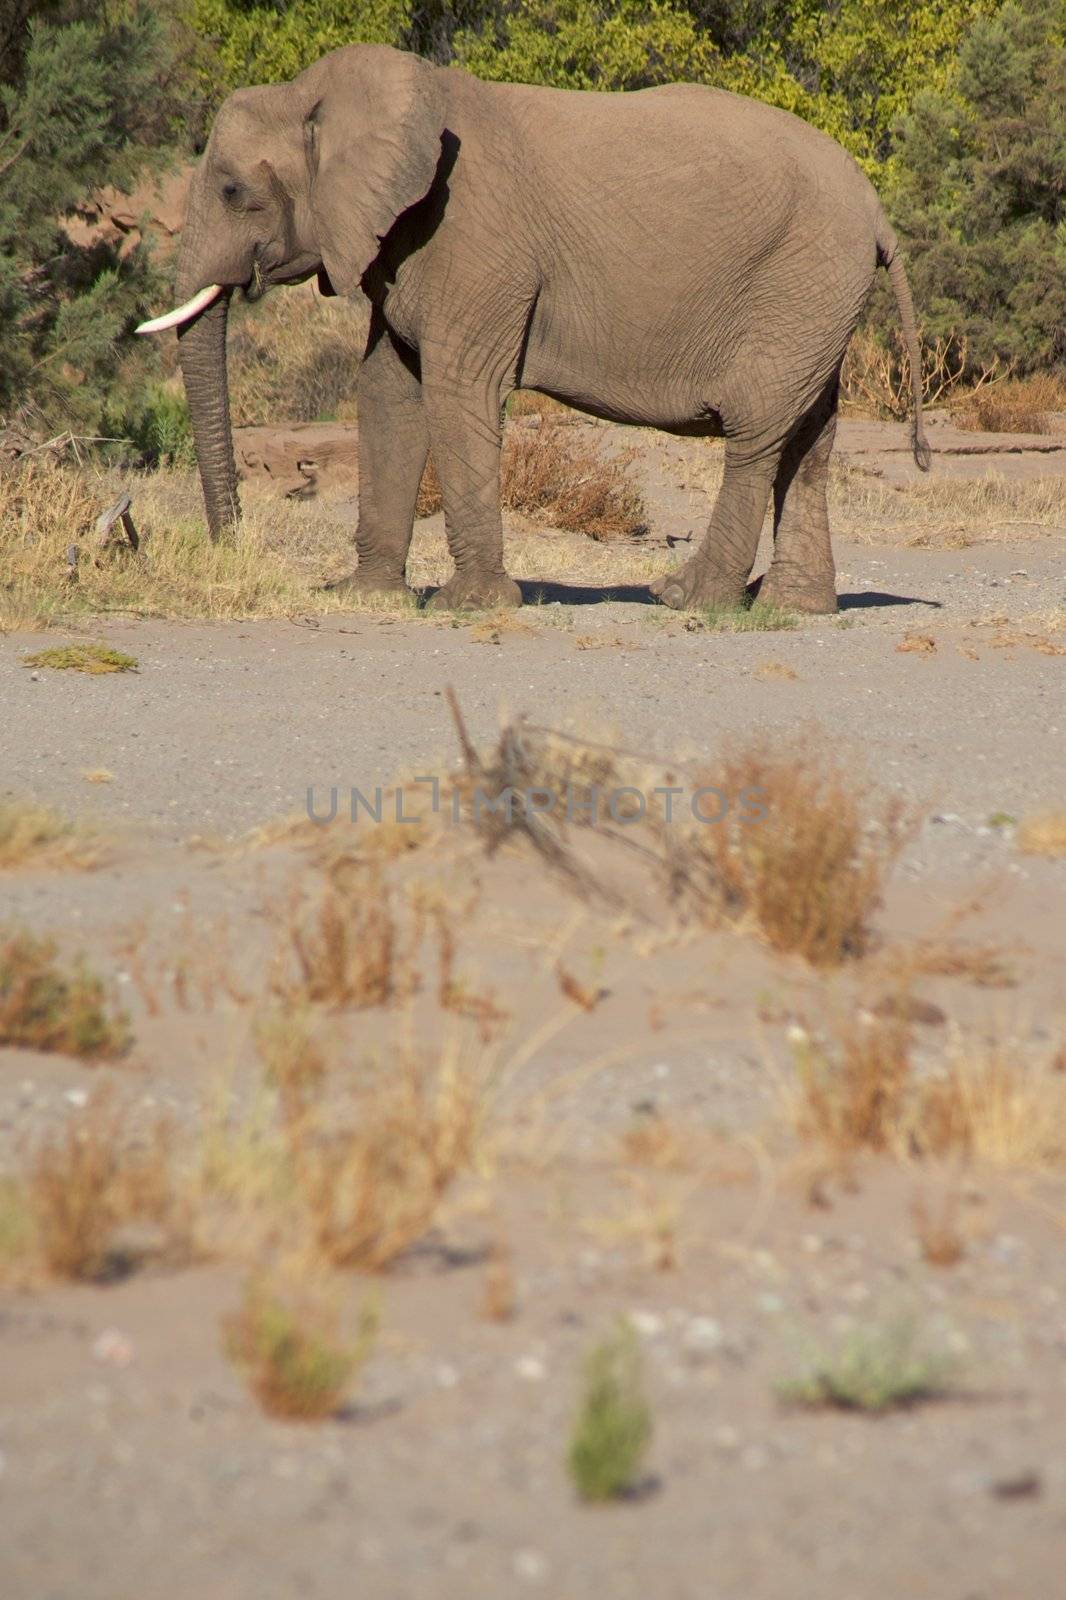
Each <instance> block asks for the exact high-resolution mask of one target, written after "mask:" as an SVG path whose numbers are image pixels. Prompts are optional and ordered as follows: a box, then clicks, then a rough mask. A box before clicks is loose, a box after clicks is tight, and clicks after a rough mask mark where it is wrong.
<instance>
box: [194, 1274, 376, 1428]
mask: <svg viewBox="0 0 1066 1600" xmlns="http://www.w3.org/2000/svg"><path fill="white" fill-rule="evenodd" d="M338 1321H339V1318H338V1315H337V1311H336V1306H335V1303H334V1300H333V1299H332V1298H331V1297H330V1296H329V1295H328V1293H327V1291H326V1289H325V1288H324V1287H323V1286H322V1285H321V1284H316V1283H314V1281H313V1280H311V1281H309V1280H308V1279H307V1278H306V1277H304V1278H302V1279H300V1280H298V1281H297V1282H295V1283H294V1282H285V1281H284V1280H283V1279H281V1278H275V1279H274V1280H273V1281H272V1280H270V1279H265V1278H262V1277H253V1278H252V1279H250V1280H249V1282H248V1284H247V1286H246V1288H245V1293H244V1301H243V1304H242V1305H241V1308H240V1310H239V1311H237V1312H235V1313H233V1314H232V1315H231V1316H229V1317H227V1318H226V1319H225V1321H224V1323H223V1336H224V1348H225V1352H226V1355H227V1356H228V1357H229V1359H230V1361H231V1362H232V1363H233V1365H234V1366H235V1367H236V1368H237V1370H238V1371H239V1372H240V1373H241V1375H242V1376H243V1377H244V1379H245V1381H246V1382H247V1384H248V1387H249V1388H250V1389H251V1391H252V1393H253V1394H254V1395H255V1398H256V1399H257V1400H258V1402H259V1404H260V1405H261V1406H262V1408H263V1410H264V1411H265V1412H267V1414H268V1415H270V1416H273V1417H284V1418H286V1419H287V1420H291V1421H298V1422H317V1421H321V1420H322V1419H323V1418H325V1417H330V1416H333V1415H334V1414H335V1413H336V1412H337V1411H338V1410H339V1409H340V1406H341V1404H342V1402H343V1401H344V1399H345V1398H346V1396H347V1395H348V1394H349V1392H350V1390H351V1388H352V1385H353V1383H354V1382H355V1380H356V1378H357V1377H358V1374H359V1372H360V1370H361V1369H362V1367H363V1366H364V1364H365V1363H366V1360H367V1358H368V1357H369V1355H370V1353H371V1350H372V1349H373V1346H374V1341H375V1339H376V1336H377V1326H378V1318H377V1314H376V1312H375V1311H374V1310H373V1309H371V1308H369V1307H366V1306H364V1308H363V1311H362V1314H361V1316H360V1319H359V1327H358V1331H357V1335H356V1338H355V1340H354V1342H351V1343H345V1342H342V1340H341V1338H340V1336H339V1334H338Z"/></svg>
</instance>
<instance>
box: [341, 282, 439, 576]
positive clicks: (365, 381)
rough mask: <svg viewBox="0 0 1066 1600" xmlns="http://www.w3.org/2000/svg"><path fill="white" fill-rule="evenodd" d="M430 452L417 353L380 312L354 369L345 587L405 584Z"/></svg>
mask: <svg viewBox="0 0 1066 1600" xmlns="http://www.w3.org/2000/svg"><path fill="white" fill-rule="evenodd" d="M428 453H429V429H428V427H427V423H426V413H425V410H424V408H423V405H422V386H421V384H420V382H419V379H418V368H417V358H416V357H415V356H414V355H413V353H412V352H411V351H409V350H407V349H406V348H405V347H404V346H403V345H400V344H399V343H398V342H397V341H395V340H394V339H393V336H392V334H391V333H390V332H389V330H388V329H387V328H386V327H385V324H384V322H383V321H382V319H381V316H380V313H379V312H377V311H375V312H374V313H373V317H372V319H371V324H370V337H369V340H368V343H367V350H366V355H365V356H364V357H363V365H362V367H361V368H360V371H359V525H358V528H357V529H356V534H355V547H356V550H357V552H358V556H359V565H358V566H357V568H356V570H355V573H354V575H353V576H352V577H351V578H349V579H345V580H344V586H345V587H349V586H350V587H351V588H353V589H355V590H357V591H361V592H364V593H375V592H378V593H380V592H395V591H396V590H404V589H405V588H406V583H405V572H406V567H407V552H408V550H409V548H410V545H411V535H412V532H413V530H414V519H415V503H416V501H417V499H418V486H419V484H420V483H421V481H422V473H423V472H424V470H425V466H426V457H427V455H428Z"/></svg>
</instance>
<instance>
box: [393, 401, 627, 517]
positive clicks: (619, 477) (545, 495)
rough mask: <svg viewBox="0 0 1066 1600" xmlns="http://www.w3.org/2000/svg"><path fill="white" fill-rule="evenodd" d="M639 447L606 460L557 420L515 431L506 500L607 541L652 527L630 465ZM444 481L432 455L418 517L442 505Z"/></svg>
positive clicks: (504, 480) (504, 484) (510, 433)
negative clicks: (441, 488) (439, 475)
mask: <svg viewBox="0 0 1066 1600" xmlns="http://www.w3.org/2000/svg"><path fill="white" fill-rule="evenodd" d="M635 455H636V452H635V451H634V450H623V451H621V452H620V453H619V454H617V455H614V456H608V457H604V456H603V455H601V454H600V452H599V451H598V450H597V449H596V448H595V446H594V445H592V444H589V443H588V442H587V441H583V440H582V439H580V438H578V437H575V434H574V431H573V430H572V429H570V428H568V427H566V426H564V425H562V424H560V422H559V421H558V420H557V419H555V418H553V417H551V416H547V417H542V419H541V421H540V422H539V423H538V424H537V425H536V426H534V427H530V426H525V425H523V426H520V427H515V428H509V429H508V430H507V433H506V435H505V437H504V444H503V455H502V459H501V463H500V498H501V501H502V503H503V505H504V506H505V507H506V508H507V509H508V510H509V511H520V512H523V513H524V514H525V515H526V516H529V517H536V518H538V519H539V520H541V521H543V522H547V523H550V524H551V526H552V527H555V528H565V529H567V530H569V531H570V532H572V533H584V534H587V535H588V537H589V538H590V539H595V540H597V541H601V542H605V541H609V540H612V539H630V538H636V537H638V536H639V535H641V534H643V533H645V532H646V531H647V513H646V511H645V507H644V502H643V499H642V497H641V493H640V490H639V488H638V487H637V485H636V484H635V483H634V481H633V479H632V476H631V473H630V470H629V469H630V466H631V463H632V461H633V459H634V457H635ZM441 505H442V500H441V491H440V480H439V479H438V477H437V472H436V468H435V467H434V465H433V461H432V458H431V459H430V461H429V462H428V463H427V466H426V471H425V473H424V475H423V478H422V484H421V487H420V489H419V492H418V505H417V508H416V515H418V516H420V517H429V516H433V514H434V513H435V512H437V511H439V510H440V509H441Z"/></svg>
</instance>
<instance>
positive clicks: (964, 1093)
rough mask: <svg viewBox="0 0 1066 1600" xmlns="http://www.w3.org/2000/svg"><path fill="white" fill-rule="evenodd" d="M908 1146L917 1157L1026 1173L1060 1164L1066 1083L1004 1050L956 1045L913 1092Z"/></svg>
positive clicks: (1044, 1065)
mask: <svg viewBox="0 0 1066 1600" xmlns="http://www.w3.org/2000/svg"><path fill="white" fill-rule="evenodd" d="M912 1120H913V1123H914V1133H913V1139H914V1142H915V1145H916V1146H917V1148H918V1149H919V1150H920V1151H921V1152H922V1153H923V1154H929V1155H935V1156H939V1155H947V1154H949V1153H958V1154H961V1155H963V1156H965V1157H966V1158H968V1159H970V1160H972V1161H975V1162H979V1163H981V1164H982V1165H986V1166H992V1167H1007V1168H1019V1167H1020V1168H1025V1169H1027V1170H1032V1171H1040V1170H1046V1169H1050V1168H1061V1167H1062V1166H1063V1164H1064V1163H1066V1079H1064V1077H1063V1075H1062V1073H1058V1072H1055V1071H1054V1069H1053V1067H1052V1066H1051V1065H1050V1064H1049V1063H1048V1062H1046V1061H1042V1060H1041V1061H1033V1060H1024V1059H1022V1058H1021V1057H1019V1056H1018V1055H1017V1054H1016V1053H1015V1052H1014V1051H1012V1050H1010V1049H1009V1048H1008V1047H1007V1046H1006V1045H1004V1044H998V1045H994V1046H991V1047H985V1048H983V1049H978V1050H971V1049H966V1048H964V1047H963V1046H962V1045H961V1044H956V1046H955V1049H954V1050H953V1052H952V1053H951V1054H950V1055H949V1057H948V1060H947V1061H946V1062H945V1064H944V1066H943V1068H942V1069H941V1071H940V1072H938V1073H937V1074H935V1075H934V1076H932V1077H930V1078H929V1079H928V1080H926V1081H925V1082H924V1083H923V1084H922V1085H921V1088H920V1089H919V1091H918V1093H917V1097H916V1105H915V1107H914V1110H913V1113H912Z"/></svg>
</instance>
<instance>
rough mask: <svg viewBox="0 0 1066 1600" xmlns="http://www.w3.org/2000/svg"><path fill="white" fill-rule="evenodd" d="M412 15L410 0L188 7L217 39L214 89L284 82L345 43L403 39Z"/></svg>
mask: <svg viewBox="0 0 1066 1600" xmlns="http://www.w3.org/2000/svg"><path fill="white" fill-rule="evenodd" d="M410 15H411V5H410V0H288V3H286V0H274V3H273V4H272V3H271V0H258V3H255V0H252V3H251V4H250V3H249V0H193V7H192V21H193V24H194V26H195V27H196V29H197V30H198V32H200V33H201V34H202V35H204V36H205V37H206V38H208V39H210V40H212V42H213V43H214V45H215V49H216V52H217V67H218V68H220V69H221V80H219V78H218V77H217V76H214V86H215V88H216V90H217V88H219V87H221V88H222V89H223V90H229V89H235V88H239V87H240V86H241V85H243V84H248V83H280V82H283V81H284V80H285V79H287V78H294V77H295V76H296V74H297V73H298V72H302V71H303V69H304V67H309V66H310V65H311V64H312V62H314V61H317V60H318V58H319V57H320V56H323V55H325V54H326V52H327V51H329V50H336V49H338V48H339V47H340V46H341V45H345V44H402V43H405V42H406V41H405V33H406V30H407V27H408V24H409V22H410ZM211 70H212V74H214V73H215V71H216V67H215V64H214V63H213V64H212V69H211Z"/></svg>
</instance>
